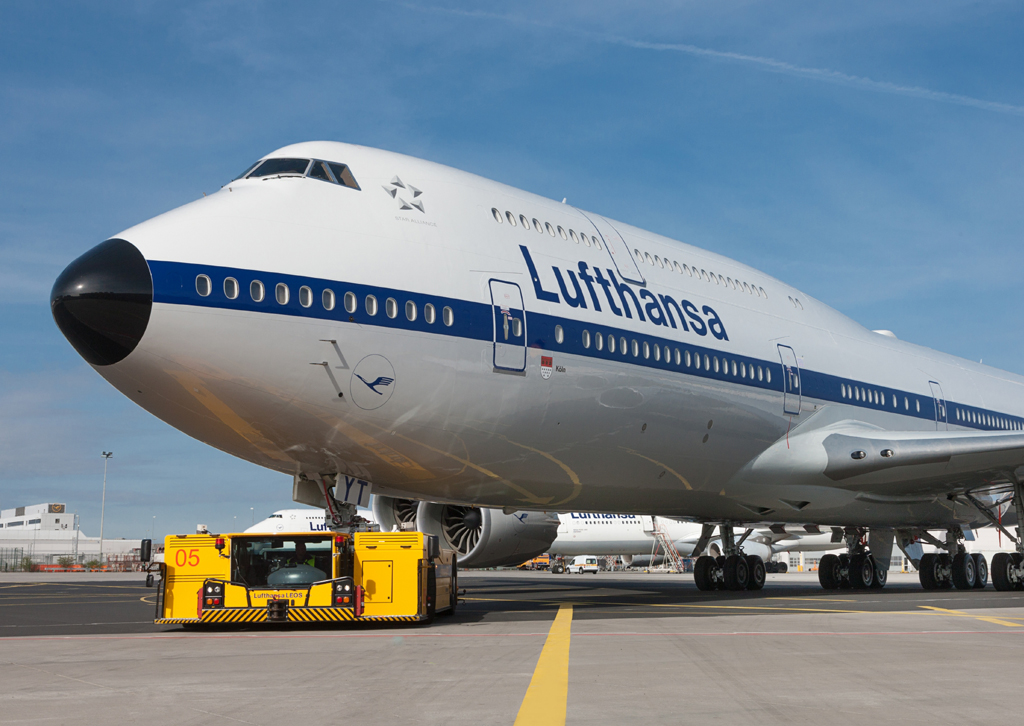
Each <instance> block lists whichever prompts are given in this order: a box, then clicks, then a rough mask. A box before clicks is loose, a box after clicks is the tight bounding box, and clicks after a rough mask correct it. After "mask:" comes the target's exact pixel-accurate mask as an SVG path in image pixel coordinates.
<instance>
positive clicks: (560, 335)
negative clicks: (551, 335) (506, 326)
mask: <svg viewBox="0 0 1024 726" xmlns="http://www.w3.org/2000/svg"><path fill="white" fill-rule="evenodd" d="M516 322H519V320H518V318H517V319H516ZM518 336H519V334H518V333H516V337H518ZM564 340H565V332H564V331H563V330H562V326H561V325H556V326H555V342H556V343H559V344H561V343H562V342H563V341H564Z"/></svg>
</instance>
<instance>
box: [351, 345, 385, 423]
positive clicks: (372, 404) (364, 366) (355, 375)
mask: <svg viewBox="0 0 1024 726" xmlns="http://www.w3.org/2000/svg"><path fill="white" fill-rule="evenodd" d="M349 391H350V393H351V395H352V402H353V403H355V404H356V405H357V406H359V408H361V409H363V410H365V411H372V410H373V409H375V408H380V407H381V406H383V405H384V404H385V403H387V402H388V401H389V400H390V399H391V395H392V394H393V393H394V392H395V369H394V367H393V366H392V365H391V361H389V360H388V359H387V358H385V357H384V356H382V355H378V354H376V353H374V354H373V355H368V356H366V357H365V358H363V359H362V360H361V361H359V362H358V363H357V364H356V367H355V369H353V371H352V381H351V383H350V384H349Z"/></svg>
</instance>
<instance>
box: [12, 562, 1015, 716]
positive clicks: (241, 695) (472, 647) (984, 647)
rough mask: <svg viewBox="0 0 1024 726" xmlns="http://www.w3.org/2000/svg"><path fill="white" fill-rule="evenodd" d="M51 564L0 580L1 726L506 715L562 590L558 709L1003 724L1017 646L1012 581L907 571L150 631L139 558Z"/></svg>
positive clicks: (499, 593) (525, 580) (469, 581)
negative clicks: (421, 620) (380, 618)
mask: <svg viewBox="0 0 1024 726" xmlns="http://www.w3.org/2000/svg"><path fill="white" fill-rule="evenodd" d="M61 577H62V576H60V575H46V576H43V577H42V578H40V579H37V580H31V579H28V578H20V579H21V581H12V580H10V579H4V578H3V577H0V724H3V723H27V722H36V721H39V722H45V723H112V722H124V723H134V722H144V723H147V724H164V723H167V724H171V723H174V724H201V723H202V724H207V723H210V722H211V721H214V720H216V721H219V722H223V723H247V724H279V723H282V722H299V723H309V724H320V723H325V724H326V723H338V722H342V723H344V722H349V721H352V722H358V723H360V724H395V723H403V722H404V723H410V724H445V725H446V726H447V725H450V724H513V723H514V722H516V715H517V713H518V712H519V709H520V705H521V704H522V703H523V700H524V696H525V694H526V693H527V688H528V686H530V684H531V677H532V676H533V673H534V669H535V668H536V667H537V663H538V657H539V656H540V653H541V650H542V648H544V644H545V641H546V640H547V638H548V630H549V628H550V627H551V624H552V622H553V620H554V618H555V614H556V612H558V610H559V608H568V607H569V606H571V608H572V610H571V616H572V622H571V639H570V648H569V651H568V660H567V670H568V697H567V701H566V699H565V697H564V696H563V697H562V700H563V706H562V708H563V709H564V723H568V724H645V725H646V724H681V723H683V724H685V723H700V722H705V721H708V720H714V721H715V722H717V723H722V724H740V723H757V724H759V725H760V724H785V725H786V726H792V725H795V724H812V723H813V724H814V725H815V726H821V724H822V723H828V724H858V725H860V724H863V723H865V722H873V723H878V724H889V723H894V724H895V723H919V722H927V723H932V724H947V723H949V724H954V723H955V724H964V723H968V724H973V723H983V722H985V723H989V722H993V721H1000V720H1001V721H1003V722H1013V721H1014V720H1015V718H1014V717H1013V716H1012V714H1013V713H1015V712H1016V708H1015V707H1014V706H1013V694H1014V693H1015V692H1016V690H1017V688H1018V680H1017V679H1018V676H1017V670H1018V668H1019V664H1020V663H1021V662H1022V659H1024V639H1022V638H1024V592H1020V593H1017V592H1009V593H999V592H995V591H994V590H993V589H992V588H991V586H990V587H989V588H988V589H986V590H984V591H968V592H960V591H957V590H946V591H930V592H926V591H924V590H922V589H921V588H920V585H918V584H917V577H916V575H894V576H892V577H891V578H890V584H889V586H888V587H886V589H885V590H883V591H866V592H852V591H838V592H824V591H822V590H821V589H820V587H818V585H817V578H816V576H815V575H814V574H798V573H788V574H785V575H769V576H768V584H767V586H766V587H765V589H764V590H763V591H761V592H760V593H728V592H724V593H717V592H716V593H703V592H699V591H698V590H697V589H696V588H695V587H694V585H693V580H692V577H690V576H689V575H666V574H650V575H646V574H638V573H600V574H598V575H590V574H587V575H551V574H548V573H544V572H536V573H530V572H505V571H498V572H481V573H474V572H462V573H460V585H461V586H462V587H464V588H466V590H467V594H466V597H465V601H464V602H463V603H462V604H461V605H460V608H459V611H458V612H457V613H456V614H455V615H454V616H451V617H446V618H439V619H438V620H437V622H436V623H435V624H434V625H432V626H408V625H391V626H386V627H379V626H378V627H372V628H371V627H367V626H363V625H357V626H352V625H348V626H331V627H325V626H289V627H285V628H282V627H278V628H275V629H268V628H266V627H262V628H249V629H231V630H228V629H225V630H218V631H204V632H185V631H183V630H181V629H179V628H175V627H169V626H155V625H153V623H152V617H153V606H152V603H151V601H152V596H153V590H147V589H146V588H145V587H144V586H143V582H142V578H141V577H140V576H139V575H137V574H135V575H131V574H128V575H122V576H119V577H111V576H106V575H105V576H102V578H97V579H91V580H90V579H89V578H87V577H85V576H81V577H79V578H78V579H76V580H74V581H71V580H65V579H61ZM15 579H18V578H15ZM541 685H543V684H541ZM531 690H532V687H531ZM556 711H557V708H555V709H553V713H552V715H553V719H552V721H551V722H552V723H561V722H562V721H560V720H559V714H558V713H557V712H556Z"/></svg>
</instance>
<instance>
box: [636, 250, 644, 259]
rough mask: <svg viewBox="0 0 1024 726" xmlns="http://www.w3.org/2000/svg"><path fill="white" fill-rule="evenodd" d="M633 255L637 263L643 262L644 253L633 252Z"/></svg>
mask: <svg viewBox="0 0 1024 726" xmlns="http://www.w3.org/2000/svg"><path fill="white" fill-rule="evenodd" d="M633 255H634V256H635V257H636V260H637V262H643V261H644V253H643V252H641V251H640V250H633Z"/></svg>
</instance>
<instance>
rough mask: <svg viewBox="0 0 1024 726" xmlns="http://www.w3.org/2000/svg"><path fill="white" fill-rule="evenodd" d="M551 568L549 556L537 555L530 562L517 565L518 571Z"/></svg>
mask: <svg viewBox="0 0 1024 726" xmlns="http://www.w3.org/2000/svg"><path fill="white" fill-rule="evenodd" d="M550 566H551V557H550V556H549V555H537V556H536V557H534V558H533V559H532V560H527V561H526V562H523V563H522V564H521V565H519V569H520V570H546V569H548V568H549V567H550Z"/></svg>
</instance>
